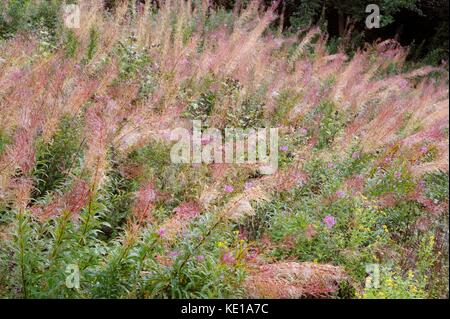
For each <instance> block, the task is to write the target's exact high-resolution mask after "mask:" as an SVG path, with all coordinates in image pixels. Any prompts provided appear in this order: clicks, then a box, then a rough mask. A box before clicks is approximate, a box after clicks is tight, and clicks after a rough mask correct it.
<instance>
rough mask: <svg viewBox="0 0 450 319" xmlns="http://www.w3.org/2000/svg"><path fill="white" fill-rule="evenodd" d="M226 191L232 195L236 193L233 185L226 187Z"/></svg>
mask: <svg viewBox="0 0 450 319" xmlns="http://www.w3.org/2000/svg"><path fill="white" fill-rule="evenodd" d="M224 190H225V192H227V193H232V192H233V191H234V188H233V186H231V185H225V187H224Z"/></svg>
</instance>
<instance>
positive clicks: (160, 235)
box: [156, 228, 166, 238]
mask: <svg viewBox="0 0 450 319" xmlns="http://www.w3.org/2000/svg"><path fill="white" fill-rule="evenodd" d="M156 233H157V234H158V236H159V237H161V238H162V237H164V235H165V234H166V231H165V230H164V228H160V229H158V231H157V232H156Z"/></svg>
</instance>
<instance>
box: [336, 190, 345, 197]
mask: <svg viewBox="0 0 450 319" xmlns="http://www.w3.org/2000/svg"><path fill="white" fill-rule="evenodd" d="M336 196H337V197H338V198H343V197H344V196H345V192H344V191H337V192H336Z"/></svg>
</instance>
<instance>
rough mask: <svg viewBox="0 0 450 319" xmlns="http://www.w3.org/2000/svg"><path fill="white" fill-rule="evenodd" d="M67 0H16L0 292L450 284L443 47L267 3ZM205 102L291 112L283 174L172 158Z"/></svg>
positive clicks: (4, 99)
mask: <svg viewBox="0 0 450 319" xmlns="http://www.w3.org/2000/svg"><path fill="white" fill-rule="evenodd" d="M71 2H73V3H75V2H76V3H77V4H79V5H80V6H81V24H80V28H74V29H69V28H67V27H66V26H65V25H64V23H63V22H62V18H61V16H62V13H61V4H62V1H57V0H55V1H44V2H42V1H33V0H9V1H3V2H2V3H1V4H0V8H1V10H2V15H0V37H1V38H2V40H1V41H0V114H1V117H0V297H2V298H46V297H47V298H48V297H50V298H126V297H128V298H220V297H234V298H240V297H271V298H305V297H306V298H308V297H313V298H320V297H331V298H443V297H448V243H449V238H448V234H449V232H448V217H449V216H448V151H449V144H448V126H449V110H448V71H447V66H446V63H443V64H440V62H439V63H434V66H430V65H423V63H425V62H423V61H422V62H421V63H420V64H416V63H407V62H405V61H406V59H407V57H408V52H407V49H406V48H404V47H402V46H401V45H400V44H399V42H397V41H395V40H385V41H378V42H375V43H372V44H368V43H366V44H365V45H364V46H361V48H359V49H358V46H355V47H353V48H349V46H347V45H340V43H336V41H330V37H329V34H328V33H327V32H326V29H324V28H323V26H322V25H321V24H320V23H318V25H317V26H312V25H311V26H310V27H309V28H307V29H304V28H303V24H304V23H305V22H304V21H306V20H304V19H306V18H307V16H306V15H305V16H300V17H299V16H297V15H295V14H293V15H292V17H291V18H292V21H291V26H292V27H291V28H290V29H289V30H286V32H283V30H280V29H282V28H281V26H284V24H283V23H284V22H282V21H281V20H280V19H279V15H278V10H279V7H275V6H273V7H270V6H269V7H267V8H264V9H263V8H262V7H261V6H260V3H258V2H250V3H246V5H245V6H243V7H236V8H235V9H234V10H228V9H226V8H222V7H212V6H209V5H208V3H207V1H181V0H180V1H178V0H172V1H166V2H165V3H164V4H160V5H159V6H158V7H156V6H155V5H153V3H152V2H150V1H147V3H145V4H138V5H136V2H134V1H132V2H127V1H116V2H115V3H113V4H111V6H112V7H113V9H111V10H105V7H104V5H103V3H101V2H94V1H87V0H86V1H83V0H78V1H71ZM291 2H292V1H291ZM344 2H345V1H344ZM344 2H342V3H344ZM394 2H395V1H394ZM404 2H405V1H398V3H399V4H401V3H404ZM302 3H304V4H305V6H306V4H310V3H311V4H312V3H313V2H312V1H304V2H302ZM395 3H397V2H395ZM411 3H415V2H411ZM224 5H226V4H224ZM288 5H290V4H289V1H286V7H287V6H288ZM302 8H303V7H302ZM392 8H395V6H394V7H392ZM414 8H415V7H414ZM314 10H316V11H317V9H314ZM392 10H393V11H392V14H394V13H395V10H394V9H392ZM316 11H314V12H316ZM314 14H315V13H314ZM347 14H349V13H347ZM314 16H315V15H314ZM297 18H298V19H300V20H301V21H300V20H295V19H297ZM354 19H357V18H356V17H354ZM296 21H297V22H296ZM308 21H309V20H308ZM355 21H356V20H355ZM311 22H312V23H313V22H317V21H312V20H311ZM295 23H298V25H299V26H300V25H301V26H302V27H301V28H300V29H301V30H300V31H296V30H295V28H294V27H295ZM308 23H309V22H308ZM339 41H343V39H342V38H339ZM193 119H201V120H202V121H203V125H204V126H205V128H206V127H216V128H219V129H224V128H226V127H242V128H258V127H278V128H279V131H280V148H279V169H278V171H277V172H276V173H275V174H273V175H262V174H261V171H260V168H259V166H258V165H256V164H245V165H242V164H241V165H236V164H174V163H172V162H171V159H170V150H171V146H172V145H173V141H171V140H170V139H169V138H168V135H169V134H168V133H170V131H171V130H172V129H173V128H176V127H180V126H184V127H189V125H190V123H191V121H190V120H193ZM371 267H375V269H378V270H379V274H380V278H377V276H376V275H375V273H377V272H375V273H374V272H373V271H372V272H371V271H369V272H368V268H371ZM372 269H373V268H372ZM78 274H79V282H78V280H77V278H76V277H77V276H76V275H78ZM368 275H369V276H368ZM378 279H379V280H378ZM375 281H376V282H377V283H379V286H378V285H377V284H375V285H374V282H375Z"/></svg>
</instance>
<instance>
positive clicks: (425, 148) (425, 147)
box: [420, 146, 428, 153]
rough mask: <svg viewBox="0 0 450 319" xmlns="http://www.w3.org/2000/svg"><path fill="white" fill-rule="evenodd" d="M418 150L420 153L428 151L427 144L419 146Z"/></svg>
mask: <svg viewBox="0 0 450 319" xmlns="http://www.w3.org/2000/svg"><path fill="white" fill-rule="evenodd" d="M420 151H421V152H422V153H428V147H427V146H422V147H421V148H420Z"/></svg>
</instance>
